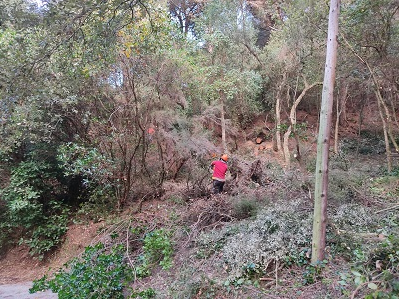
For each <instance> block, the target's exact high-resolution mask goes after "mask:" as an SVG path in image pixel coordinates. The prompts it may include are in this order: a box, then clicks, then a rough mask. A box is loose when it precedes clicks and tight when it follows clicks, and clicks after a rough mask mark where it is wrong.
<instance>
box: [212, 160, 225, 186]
mask: <svg viewBox="0 0 400 300" xmlns="http://www.w3.org/2000/svg"><path fill="white" fill-rule="evenodd" d="M211 166H212V167H213V170H214V172H213V175H212V179H216V180H219V181H225V174H226V171H227V170H228V165H227V164H226V162H224V161H222V160H216V161H213V162H212V163H211Z"/></svg>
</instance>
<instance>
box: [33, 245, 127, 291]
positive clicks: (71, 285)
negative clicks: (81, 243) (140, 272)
mask: <svg viewBox="0 0 400 300" xmlns="http://www.w3.org/2000/svg"><path fill="white" fill-rule="evenodd" d="M123 254H124V248H123V246H121V245H119V246H115V247H113V248H112V249H111V250H110V251H109V252H106V250H105V248H104V245H103V244H101V243H99V244H97V245H95V246H89V247H86V249H85V252H84V253H83V255H82V257H81V258H80V259H78V258H75V259H72V260H71V261H69V262H68V263H67V264H66V270H59V271H58V272H57V273H56V274H55V276H54V278H53V279H50V280H48V279H47V277H46V276H44V277H42V278H41V279H38V280H35V281H34V282H33V287H32V288H31V289H30V290H29V292H30V293H35V292H38V291H42V290H46V289H51V290H52V291H53V292H55V293H58V297H59V298H60V299H122V298H124V294H123V289H124V288H125V287H127V285H128V284H129V282H131V281H132V280H133V272H132V270H131V269H130V268H129V267H128V265H127V264H126V263H125V262H124V259H123V258H124V255H123Z"/></svg>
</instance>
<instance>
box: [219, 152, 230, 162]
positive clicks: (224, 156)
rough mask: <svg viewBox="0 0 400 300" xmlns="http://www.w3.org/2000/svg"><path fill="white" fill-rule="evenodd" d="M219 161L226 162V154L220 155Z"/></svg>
mask: <svg viewBox="0 0 400 300" xmlns="http://www.w3.org/2000/svg"><path fill="white" fill-rule="evenodd" d="M221 159H222V160H223V161H224V162H228V159H229V158H228V155H226V154H222V155H221Z"/></svg>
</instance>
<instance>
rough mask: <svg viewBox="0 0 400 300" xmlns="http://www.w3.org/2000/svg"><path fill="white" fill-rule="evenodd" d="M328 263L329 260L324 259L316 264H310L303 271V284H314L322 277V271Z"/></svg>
mask: <svg viewBox="0 0 400 300" xmlns="http://www.w3.org/2000/svg"><path fill="white" fill-rule="evenodd" d="M327 263H328V261H327V260H323V261H319V262H317V263H316V264H309V265H308V266H307V267H306V269H305V271H304V272H303V284H304V285H307V284H313V283H315V282H316V280H318V279H321V272H322V270H323V268H324V267H325V266H326V264H327Z"/></svg>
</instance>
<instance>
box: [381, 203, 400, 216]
mask: <svg viewBox="0 0 400 300" xmlns="http://www.w3.org/2000/svg"><path fill="white" fill-rule="evenodd" d="M395 208H397V209H398V208H399V205H398V204H396V205H395V206H392V207H388V208H385V209H381V210H378V211H376V212H375V214H379V213H381V212H384V211H388V210H392V209H395Z"/></svg>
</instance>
